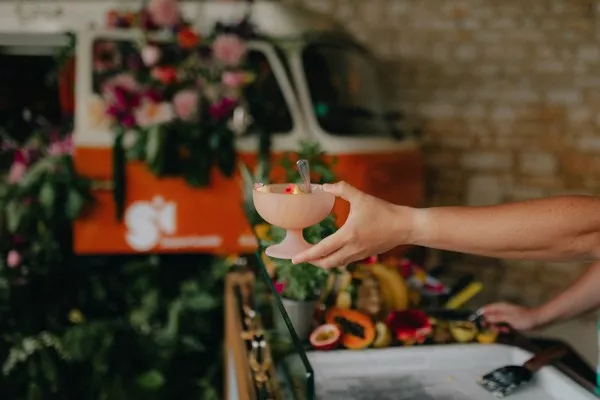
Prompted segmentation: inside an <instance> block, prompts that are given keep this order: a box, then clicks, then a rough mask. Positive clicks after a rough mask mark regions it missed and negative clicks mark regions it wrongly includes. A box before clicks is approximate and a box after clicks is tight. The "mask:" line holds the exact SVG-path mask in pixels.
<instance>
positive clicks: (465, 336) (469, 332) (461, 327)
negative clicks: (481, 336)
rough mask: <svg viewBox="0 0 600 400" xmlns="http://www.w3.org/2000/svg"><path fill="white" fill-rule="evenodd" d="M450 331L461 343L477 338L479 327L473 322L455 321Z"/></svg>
mask: <svg viewBox="0 0 600 400" xmlns="http://www.w3.org/2000/svg"><path fill="white" fill-rule="evenodd" d="M450 333H451V334H452V337H453V338H454V339H455V340H456V341H457V342H459V343H467V342H470V341H472V340H473V339H475V335H477V328H476V327H475V325H473V323H471V322H453V323H451V324H450Z"/></svg>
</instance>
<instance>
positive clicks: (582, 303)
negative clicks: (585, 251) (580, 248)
mask: <svg viewBox="0 0 600 400" xmlns="http://www.w3.org/2000/svg"><path fill="white" fill-rule="evenodd" d="M599 284H600V262H597V263H595V264H593V265H592V266H591V267H590V268H589V269H588V270H587V271H586V272H585V273H584V274H583V275H581V277H579V279H577V280H576V281H575V283H573V284H572V285H571V286H569V288H568V289H566V290H565V291H564V292H562V293H561V294H559V295H558V296H556V297H554V298H553V299H551V300H549V301H548V302H546V303H544V304H543V305H541V306H540V307H538V308H537V309H536V313H535V314H536V318H537V321H536V325H540V326H541V325H546V324H550V323H553V322H558V321H564V320H567V319H570V318H574V317H576V316H578V315H581V314H583V313H585V312H588V311H591V310H593V309H594V308H597V307H599V306H600V290H598V288H599Z"/></svg>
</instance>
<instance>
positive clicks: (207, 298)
mask: <svg viewBox="0 0 600 400" xmlns="http://www.w3.org/2000/svg"><path fill="white" fill-rule="evenodd" d="M217 305H218V302H217V300H216V299H215V298H214V297H213V296H211V295H210V294H208V293H198V294H196V295H194V296H192V297H189V298H186V299H185V303H184V306H185V307H187V308H189V309H190V310H193V311H206V310H211V309H213V308H215V307H216V306H217Z"/></svg>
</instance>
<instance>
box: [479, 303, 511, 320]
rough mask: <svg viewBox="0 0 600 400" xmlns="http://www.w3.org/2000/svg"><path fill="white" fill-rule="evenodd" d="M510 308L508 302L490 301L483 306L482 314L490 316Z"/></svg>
mask: <svg viewBox="0 0 600 400" xmlns="http://www.w3.org/2000/svg"><path fill="white" fill-rule="evenodd" d="M509 308H510V304H508V303H504V302H502V303H492V304H488V305H487V306H484V307H483V315H485V316H486V317H487V316H491V315H496V314H504V313H505V312H506V311H508V309H509Z"/></svg>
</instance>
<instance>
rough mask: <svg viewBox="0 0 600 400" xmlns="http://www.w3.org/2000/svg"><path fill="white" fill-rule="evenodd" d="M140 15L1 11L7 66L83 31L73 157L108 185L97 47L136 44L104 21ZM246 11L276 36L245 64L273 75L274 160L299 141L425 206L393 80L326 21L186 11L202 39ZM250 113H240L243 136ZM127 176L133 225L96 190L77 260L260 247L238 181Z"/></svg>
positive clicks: (50, 5)
mask: <svg viewBox="0 0 600 400" xmlns="http://www.w3.org/2000/svg"><path fill="white" fill-rule="evenodd" d="M137 7H139V2H137V1H135V2H128V1H125V2H123V1H105V2H69V1H56V2H51V1H44V2H42V1H39V2H36V1H19V2H14V3H0V49H1V50H2V52H1V53H0V57H2V59H1V60H0V64H2V63H3V62H4V61H2V60H10V59H11V57H13V58H14V57H21V59H22V58H23V57H25V60H21V61H20V63H16V64H15V65H16V67H15V68H26V67H24V65H26V64H27V62H28V61H27V55H29V56H30V57H31V58H30V60H34V59H36V57H37V60H38V61H34V63H39V59H40V57H41V58H43V57H46V58H48V55H49V54H50V53H49V49H51V48H56V47H60V46H64V45H66V36H65V34H66V33H67V32H74V33H75V34H76V67H77V68H76V71H77V72H76V79H75V104H76V107H75V110H76V112H75V128H74V140H75V146H76V149H75V155H74V159H75V163H76V167H77V168H78V170H79V171H80V172H81V173H82V174H84V175H86V176H89V177H91V178H93V179H94V180H96V181H99V182H107V181H110V180H111V177H112V167H111V165H112V164H111V152H112V151H111V148H112V142H113V133H112V132H111V131H110V129H107V128H106V127H98V125H97V124H94V123H92V121H91V119H92V117H91V113H90V108H91V107H92V106H93V104H92V103H93V92H92V67H91V65H92V64H91V63H92V48H93V44H94V42H95V41H96V40H100V39H101V40H106V39H111V38H112V39H115V40H135V38H136V37H137V36H136V35H139V33H137V32H134V31H130V30H109V29H106V28H105V27H104V20H105V15H106V13H107V12H108V11H109V10H111V9H114V8H119V9H123V8H131V9H132V10H135V9H136V8H137ZM247 7H251V20H252V22H253V23H254V24H255V25H256V26H257V28H258V31H259V32H260V33H261V34H263V35H266V36H267V37H269V38H270V39H271V40H269V41H263V40H256V41H253V42H251V43H250V44H249V50H250V51H249V54H248V56H249V57H250V58H251V59H252V61H253V62H254V63H256V64H259V65H261V68H260V71H261V72H260V73H261V74H264V75H263V76H262V77H261V78H262V79H260V81H261V86H260V87H257V88H256V90H259V91H261V92H262V93H263V95H264V99H265V101H268V102H271V103H272V104H273V105H275V106H276V107H274V110H275V111H274V112H273V113H272V114H271V115H270V118H269V124H270V127H269V128H270V130H271V131H272V132H275V134H274V135H273V140H272V152H273V155H274V157H275V158H276V157H278V156H279V155H281V154H282V153H284V152H289V151H292V152H293V151H295V150H297V149H298V146H299V141H300V140H302V139H304V140H315V141H318V142H319V143H320V145H321V147H322V149H323V150H324V151H326V152H327V153H329V154H331V155H335V156H337V158H338V160H339V161H338V164H337V167H336V168H337V169H336V174H337V176H338V177H339V178H340V179H344V180H346V181H348V182H350V183H352V184H354V185H355V186H357V187H358V188H360V189H362V190H365V191H367V192H369V193H372V194H374V195H376V196H379V197H382V198H384V199H387V200H390V201H393V202H395V203H402V204H408V205H419V204H420V202H421V200H422V192H423V180H424V178H423V163H422V153H421V149H420V146H419V142H418V140H417V138H416V137H414V135H412V134H411V133H410V132H406V131H405V132H402V130H401V129H399V127H398V121H396V120H394V118H391V117H390V116H392V115H393V111H395V110H392V109H390V108H389V107H388V104H387V102H386V100H385V99H384V96H383V94H382V86H381V85H382V83H383V82H384V81H385V77H381V76H379V73H378V68H377V66H378V64H377V60H376V59H375V58H374V57H373V56H372V55H371V54H370V53H369V51H368V50H367V49H366V48H365V47H363V46H362V45H361V44H360V43H359V42H358V41H357V40H356V39H355V38H354V37H353V36H352V35H350V34H349V33H348V32H346V31H345V30H344V29H343V28H342V27H341V26H339V25H338V24H337V23H336V22H334V21H333V20H331V19H329V18H326V17H324V16H322V15H319V14H316V13H314V12H310V11H308V10H306V9H304V8H301V7H297V6H292V5H287V4H282V3H279V2H270V1H255V2H253V4H252V5H249V4H248V3H246V2H219V1H214V2H213V1H207V2H197V3H192V2H189V3H187V2H183V10H184V14H185V16H186V18H187V19H188V20H191V21H194V23H195V24H196V25H197V27H198V28H199V30H200V31H205V30H206V31H207V30H209V29H210V28H211V27H212V26H213V25H214V23H215V22H217V21H222V22H230V21H235V20H238V19H240V18H242V17H243V15H244V14H245V13H246V11H247ZM9 64H10V63H9ZM9 64H7V65H9ZM10 65H12V64H10ZM382 81H383V82H382ZM272 108H273V107H272ZM244 111H245V110H244V109H243V108H240V109H239V110H236V113H235V115H236V118H237V119H236V123H238V125H239V126H242V127H243V125H244V121H245V118H244ZM236 140H237V143H236V146H237V150H238V154H239V156H240V158H241V160H243V161H244V162H246V163H249V164H252V163H254V162H255V160H256V154H257V142H258V141H257V139H256V137H254V136H253V135H251V134H248V135H240V136H238V137H237V139H236ZM126 176H127V204H126V210H125V217H124V220H123V221H122V222H119V221H117V220H116V219H115V217H114V214H115V211H114V207H115V206H114V202H113V199H112V196H111V191H110V189H104V190H98V191H97V192H96V193H95V194H96V198H97V200H98V202H97V205H96V206H95V207H94V208H93V210H92V211H91V212H90V213H89V215H86V216H85V218H82V219H81V220H79V221H78V222H77V223H76V225H75V243H74V247H75V251H76V252H77V253H80V254H124V253H138V252H157V253H174V252H178V253H180V252H207V253H226V252H227V253H229V252H245V251H252V250H254V248H255V246H256V243H255V240H254V237H253V235H252V233H251V230H250V228H249V226H248V224H247V222H246V219H245V218H244V214H243V211H242V208H241V207H240V205H241V203H242V195H241V191H240V186H239V179H235V178H232V179H229V178H225V177H223V176H221V175H220V174H219V173H217V172H216V171H215V174H214V176H213V180H212V182H211V184H210V186H209V187H207V188H204V189H194V188H191V187H189V186H188V185H186V183H185V182H184V181H183V180H181V179H176V178H165V179H157V178H156V177H155V176H154V175H152V173H151V172H149V171H148V170H147V169H146V167H145V166H144V165H141V164H136V163H134V162H130V163H128V165H127V167H126ZM338 203H339V204H336V208H335V212H336V215H337V216H338V218H339V220H340V222H341V221H343V220H344V219H345V217H346V215H347V212H348V206H347V204H346V203H344V202H342V201H340V202H338Z"/></svg>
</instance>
